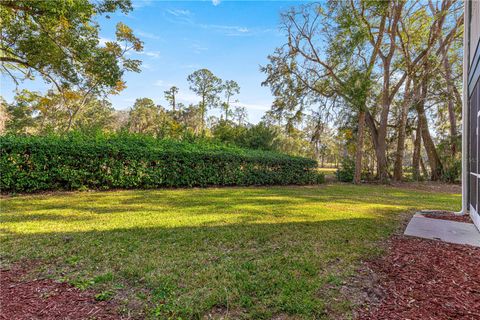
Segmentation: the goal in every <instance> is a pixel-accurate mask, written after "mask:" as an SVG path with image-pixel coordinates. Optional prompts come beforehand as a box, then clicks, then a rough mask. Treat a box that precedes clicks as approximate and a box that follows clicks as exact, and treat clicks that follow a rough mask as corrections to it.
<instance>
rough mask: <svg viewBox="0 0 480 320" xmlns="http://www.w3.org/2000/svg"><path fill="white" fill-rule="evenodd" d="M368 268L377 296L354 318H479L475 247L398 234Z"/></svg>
mask: <svg viewBox="0 0 480 320" xmlns="http://www.w3.org/2000/svg"><path fill="white" fill-rule="evenodd" d="M367 266H368V267H369V268H370V269H372V270H373V272H374V273H375V275H376V276H378V281H377V284H376V287H377V288H374V289H376V290H379V291H380V292H381V297H382V299H381V300H380V302H379V303H377V304H373V305H370V306H367V307H364V308H362V309H360V310H359V311H358V313H357V315H358V318H359V319H362V320H363V319H389V320H395V319H399V320H400V319H416V320H427V319H428V320H430V319H431V320H442V319H469V320H470V319H472V320H473V319H477V320H478V319H480V248H476V247H471V246H466V245H456V244H448V243H444V242H439V241H432V240H424V239H416V238H408V237H404V236H398V237H394V238H392V240H391V241H390V242H389V248H388V253H387V256H385V257H383V258H381V259H379V260H376V261H370V262H368V263H367Z"/></svg>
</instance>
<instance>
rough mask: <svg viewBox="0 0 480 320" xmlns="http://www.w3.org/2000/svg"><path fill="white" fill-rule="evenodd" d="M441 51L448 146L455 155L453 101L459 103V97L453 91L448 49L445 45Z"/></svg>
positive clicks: (455, 129) (455, 130)
mask: <svg viewBox="0 0 480 320" xmlns="http://www.w3.org/2000/svg"><path fill="white" fill-rule="evenodd" d="M441 52H442V55H443V68H444V78H445V82H446V84H447V91H448V103H447V107H448V119H449V122H450V143H451V145H450V148H451V151H452V155H453V156H455V153H456V152H457V144H456V142H457V141H456V137H457V119H456V116H455V102H457V103H461V98H460V97H458V92H456V91H455V85H454V83H453V81H452V66H451V65H450V61H448V50H447V49H446V48H445V47H442V50H441Z"/></svg>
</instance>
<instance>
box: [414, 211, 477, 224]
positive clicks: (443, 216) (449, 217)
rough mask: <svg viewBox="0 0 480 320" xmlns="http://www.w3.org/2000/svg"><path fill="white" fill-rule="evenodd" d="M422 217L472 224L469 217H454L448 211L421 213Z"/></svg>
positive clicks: (453, 214)
mask: <svg viewBox="0 0 480 320" xmlns="http://www.w3.org/2000/svg"><path fill="white" fill-rule="evenodd" d="M421 214H422V216H424V217H427V218H432V219H440V220H450V221H457V222H466V223H473V222H472V219H471V218H470V216H469V215H461V216H459V215H456V214H455V213H453V212H450V211H429V212H421Z"/></svg>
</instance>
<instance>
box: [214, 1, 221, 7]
mask: <svg viewBox="0 0 480 320" xmlns="http://www.w3.org/2000/svg"><path fill="white" fill-rule="evenodd" d="M220 2H222V1H221V0H212V4H213V5H214V6H218V5H219V4H220Z"/></svg>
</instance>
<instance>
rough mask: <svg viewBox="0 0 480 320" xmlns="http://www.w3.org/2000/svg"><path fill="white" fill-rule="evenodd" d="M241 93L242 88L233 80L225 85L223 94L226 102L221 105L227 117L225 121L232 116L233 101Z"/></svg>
mask: <svg viewBox="0 0 480 320" xmlns="http://www.w3.org/2000/svg"><path fill="white" fill-rule="evenodd" d="M239 93H240V86H239V85H238V83H236V82H235V81H233V80H227V81H225V83H224V84H223V94H224V96H225V101H223V102H222V103H221V108H222V110H223V112H224V115H225V120H228V116H230V115H231V113H232V112H231V106H230V103H231V102H232V101H231V99H232V98H233V97H234V96H235V95H236V94H239Z"/></svg>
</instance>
